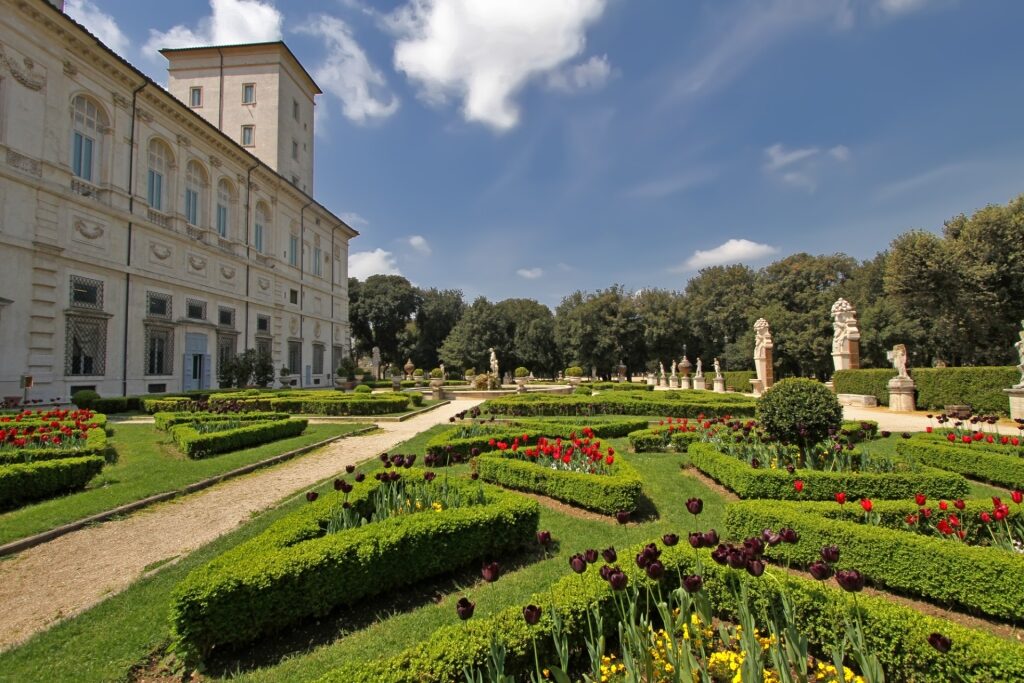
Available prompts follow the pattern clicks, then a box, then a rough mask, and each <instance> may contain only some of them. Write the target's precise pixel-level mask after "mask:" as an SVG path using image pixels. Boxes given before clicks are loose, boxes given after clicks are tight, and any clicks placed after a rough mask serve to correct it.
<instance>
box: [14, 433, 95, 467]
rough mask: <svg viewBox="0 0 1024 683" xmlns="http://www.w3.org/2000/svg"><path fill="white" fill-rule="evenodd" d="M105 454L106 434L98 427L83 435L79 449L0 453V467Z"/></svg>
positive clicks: (28, 449) (17, 450)
mask: <svg viewBox="0 0 1024 683" xmlns="http://www.w3.org/2000/svg"><path fill="white" fill-rule="evenodd" d="M106 452H107V432H106V431H105V430H103V429H100V428H99V427H97V428H95V429H90V430H89V431H87V432H86V433H85V443H84V444H83V445H82V446H81V447H79V448H52V447H50V448H19V449H16V450H6V449H5V450H2V451H0V465H8V464H28V463H33V462H41V461H44V460H64V459H67V458H82V457H85V456H89V455H99V456H103V455H104V454H105V453H106Z"/></svg>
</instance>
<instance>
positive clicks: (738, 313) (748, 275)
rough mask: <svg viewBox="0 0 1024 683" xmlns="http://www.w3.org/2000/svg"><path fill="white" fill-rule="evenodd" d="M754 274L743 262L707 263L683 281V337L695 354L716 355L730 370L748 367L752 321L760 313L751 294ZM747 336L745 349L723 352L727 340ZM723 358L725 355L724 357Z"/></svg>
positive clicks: (751, 339) (749, 366) (734, 341)
mask: <svg viewBox="0 0 1024 683" xmlns="http://www.w3.org/2000/svg"><path fill="white" fill-rule="evenodd" d="M755 281H756V275H755V273H754V271H753V270H752V269H751V268H750V267H749V266H745V265H739V264H737V265H731V266H711V267H709V268H704V269H702V270H701V271H700V272H699V273H698V274H697V276H696V277H694V278H693V279H691V280H690V281H689V282H687V283H686V290H685V297H684V300H683V306H682V308H683V312H684V316H685V322H686V328H687V334H686V336H687V338H688V342H689V344H690V345H691V346H690V347H689V348H688V350H690V349H692V352H693V354H694V355H695V356H698V355H699V356H701V357H702V358H703V359H704V360H709V357H710V358H714V357H715V356H718V357H719V358H720V359H722V360H723V362H724V363H726V366H727V367H729V368H730V369H732V370H743V369H747V370H751V369H753V367H754V360H753V349H754V347H753V338H754V337H753V332H752V329H753V325H754V321H755V320H757V319H758V318H759V317H761V316H760V315H759V314H758V310H757V308H758V305H759V302H758V301H756V300H755V299H754V297H753V292H754V283H755ZM741 337H749V339H750V343H749V345H748V346H747V347H746V348H747V349H748V350H749V351H743V352H742V353H740V352H739V347H738V346H737V347H736V348H734V349H731V350H730V352H729V353H726V347H727V345H729V344H730V343H732V344H738V342H739V340H740V338H741ZM725 358H729V360H728V361H726V360H725Z"/></svg>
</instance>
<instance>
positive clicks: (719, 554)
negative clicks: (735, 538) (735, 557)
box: [711, 544, 729, 566]
mask: <svg viewBox="0 0 1024 683" xmlns="http://www.w3.org/2000/svg"><path fill="white" fill-rule="evenodd" d="M728 558H729V549H728V548H727V547H726V546H724V545H722V544H719V546H718V547H717V548H715V549H714V550H712V551H711V559H712V560H714V561H715V562H716V563H717V564H720V565H723V566H724V565H725V563H726V562H727V561H728Z"/></svg>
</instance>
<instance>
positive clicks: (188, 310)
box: [185, 297, 207, 321]
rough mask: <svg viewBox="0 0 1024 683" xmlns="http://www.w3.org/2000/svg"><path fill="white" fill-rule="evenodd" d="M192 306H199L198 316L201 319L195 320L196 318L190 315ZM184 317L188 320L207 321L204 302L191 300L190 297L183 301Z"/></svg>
mask: <svg viewBox="0 0 1024 683" xmlns="http://www.w3.org/2000/svg"><path fill="white" fill-rule="evenodd" d="M193 306H199V307H200V311H201V313H200V315H201V316H202V317H199V318H196V317H194V316H193V315H192V307H193ZM185 317H186V318H187V319H188V320H202V321H205V320H206V319H207V318H206V302H205V301H203V300H202V299H193V298H191V297H189V298H187V299H185Z"/></svg>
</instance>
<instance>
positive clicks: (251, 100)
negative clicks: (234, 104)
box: [242, 83, 256, 104]
mask: <svg viewBox="0 0 1024 683" xmlns="http://www.w3.org/2000/svg"><path fill="white" fill-rule="evenodd" d="M246 95H250V97H246ZM242 104H256V84H255V83H243V84H242Z"/></svg>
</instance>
